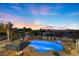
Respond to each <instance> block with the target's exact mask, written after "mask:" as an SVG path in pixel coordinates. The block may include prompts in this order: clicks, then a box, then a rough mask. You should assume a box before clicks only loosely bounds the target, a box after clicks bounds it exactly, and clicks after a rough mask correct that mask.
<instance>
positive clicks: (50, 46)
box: [29, 40, 64, 52]
mask: <svg viewBox="0 0 79 59" xmlns="http://www.w3.org/2000/svg"><path fill="white" fill-rule="evenodd" d="M29 46H31V47H33V48H35V51H36V52H47V51H49V50H52V51H55V52H59V51H62V50H63V48H64V47H63V46H62V45H61V41H59V40H56V41H43V40H32V41H31V43H30V44H29Z"/></svg>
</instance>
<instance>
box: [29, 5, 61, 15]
mask: <svg viewBox="0 0 79 59" xmlns="http://www.w3.org/2000/svg"><path fill="white" fill-rule="evenodd" d="M28 8H29V11H30V14H32V15H59V13H56V12H51V10H52V9H53V7H52V6H47V5H40V6H38V7H37V6H36V5H29V6H28ZM56 8H57V7H56Z"/></svg>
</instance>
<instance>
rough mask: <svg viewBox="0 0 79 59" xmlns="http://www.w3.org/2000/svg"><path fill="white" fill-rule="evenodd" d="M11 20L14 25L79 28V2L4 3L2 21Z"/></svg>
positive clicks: (1, 6) (1, 13) (0, 18)
mask: <svg viewBox="0 0 79 59" xmlns="http://www.w3.org/2000/svg"><path fill="white" fill-rule="evenodd" d="M4 21H5V22H7V21H10V22H12V23H13V24H14V27H19V28H21V27H31V28H35V29H36V28H37V27H39V28H41V27H43V26H56V27H65V28H66V29H79V23H78V22H79V4H78V3H47V4H46V3H39V4H36V3H35V4H31V3H27V4H26V3H5V4H4V3H2V4H0V22H4ZM38 25H39V26H38Z"/></svg>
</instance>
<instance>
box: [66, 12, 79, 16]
mask: <svg viewBox="0 0 79 59" xmlns="http://www.w3.org/2000/svg"><path fill="white" fill-rule="evenodd" d="M67 16H79V12H72V13H68V14H67Z"/></svg>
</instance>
